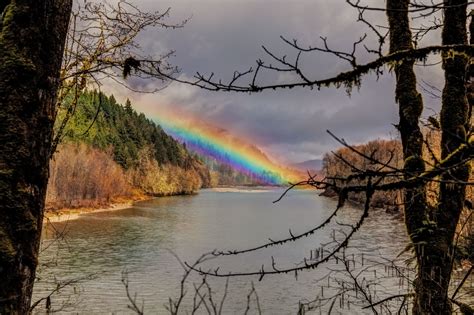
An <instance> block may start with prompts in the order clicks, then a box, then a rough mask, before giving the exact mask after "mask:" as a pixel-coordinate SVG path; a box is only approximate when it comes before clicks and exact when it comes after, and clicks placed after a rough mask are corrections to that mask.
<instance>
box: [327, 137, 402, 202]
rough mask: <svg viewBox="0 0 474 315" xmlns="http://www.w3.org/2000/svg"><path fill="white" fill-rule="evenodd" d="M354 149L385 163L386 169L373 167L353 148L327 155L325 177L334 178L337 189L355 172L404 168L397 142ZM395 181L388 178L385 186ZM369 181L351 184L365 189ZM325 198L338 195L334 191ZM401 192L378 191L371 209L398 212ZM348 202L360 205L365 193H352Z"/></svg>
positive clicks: (379, 143)
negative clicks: (385, 209)
mask: <svg viewBox="0 0 474 315" xmlns="http://www.w3.org/2000/svg"><path fill="white" fill-rule="evenodd" d="M353 148H354V149H356V150H357V151H359V152H361V153H363V154H364V155H366V156H370V157H372V158H373V159H374V160H377V161H381V162H382V163H386V164H387V166H383V167H381V165H380V164H376V163H373V162H371V161H369V160H368V159H365V158H363V157H362V156H361V155H359V154H357V153H356V152H354V151H353V150H351V149H350V148H346V147H343V148H340V149H339V150H337V151H336V152H335V154H332V153H327V154H325V155H324V158H323V169H322V171H323V173H324V175H325V176H326V177H328V178H335V179H334V180H333V182H335V183H336V184H337V185H338V186H342V185H344V184H345V182H343V181H342V178H346V177H348V176H349V175H351V174H352V173H353V172H354V170H364V171H365V170H380V171H387V170H388V171H391V170H392V169H390V167H395V168H402V166H403V154H402V147H401V144H400V142H399V141H397V140H374V141H370V142H368V143H367V144H363V145H358V146H354V147H353ZM393 180H395V179H391V178H387V179H385V180H384V181H385V183H387V182H390V181H393ZM365 183H366V180H365V179H364V180H362V179H359V180H352V182H351V184H358V185H363V184H365ZM323 195H326V196H335V195H336V193H335V192H334V191H332V190H327V191H325V192H324V193H323ZM401 196H402V195H401V192H400V191H377V192H375V193H374V195H373V196H372V201H371V206H373V207H379V208H382V207H384V208H387V209H388V210H389V211H398V210H400V207H401V206H402V203H403V201H402V199H401ZM348 198H349V200H352V201H355V202H358V203H361V202H364V200H365V194H364V193H350V194H349V196H348Z"/></svg>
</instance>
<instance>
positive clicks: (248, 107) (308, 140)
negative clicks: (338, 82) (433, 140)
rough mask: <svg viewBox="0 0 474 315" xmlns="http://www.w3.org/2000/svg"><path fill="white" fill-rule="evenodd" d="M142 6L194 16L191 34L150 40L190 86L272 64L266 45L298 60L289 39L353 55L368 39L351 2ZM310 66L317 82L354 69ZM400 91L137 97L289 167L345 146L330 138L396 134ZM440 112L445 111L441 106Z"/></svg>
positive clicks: (387, 85)
mask: <svg viewBox="0 0 474 315" xmlns="http://www.w3.org/2000/svg"><path fill="white" fill-rule="evenodd" d="M136 2H137V4H139V5H140V6H142V7H144V8H145V9H155V10H156V9H160V8H166V7H168V6H170V7H172V11H171V20H174V21H180V20H182V19H185V18H188V17H190V16H192V18H191V20H190V21H189V22H188V24H187V25H186V26H185V27H184V28H183V29H179V30H159V31H156V30H154V31H149V32H147V33H145V34H143V36H142V38H141V44H142V47H143V49H144V50H145V51H146V52H150V53H156V54H160V53H163V52H165V51H167V50H169V49H174V50H176V56H175V57H174V58H173V59H172V60H171V61H172V63H174V64H175V65H177V66H179V67H180V68H181V69H182V76H184V77H188V78H189V77H192V75H193V74H194V73H195V72H196V71H199V72H201V73H211V72H214V73H215V76H216V77H219V78H223V79H228V78H229V76H231V75H232V73H233V71H234V70H245V69H247V68H248V67H250V66H253V65H254V64H255V60H256V59H257V58H263V59H265V60H267V61H268V60H269V57H268V56H265V54H264V53H263V51H262V49H261V45H265V46H266V47H268V48H269V49H271V50H272V51H274V52H277V53H279V54H287V55H288V58H290V57H292V56H294V55H295V54H294V51H293V50H292V49H289V47H288V46H287V45H286V44H283V43H282V41H281V40H280V38H279V36H280V35H283V36H285V37H288V38H290V39H292V38H298V40H299V41H300V42H301V44H303V45H304V44H306V45H313V46H314V45H316V44H321V41H320V40H319V36H327V37H328V40H329V43H330V44H331V45H332V47H334V48H335V49H341V50H348V49H350V48H351V47H352V43H353V42H354V40H356V39H358V38H359V36H361V35H362V34H363V33H364V32H366V31H367V29H365V28H364V26H363V25H362V24H360V23H356V22H355V21H356V19H357V13H356V12H355V11H354V10H353V9H351V8H350V7H348V6H347V4H346V3H345V1H343V0H298V1H296V0H295V1H280V0H253V1H250V0H213V1H211V0H199V1H195V0H175V1H160V2H156V1H151V0H140V1H136ZM376 2H377V1H376ZM378 2H380V1H378ZM371 18H373V19H374V21H376V22H377V24H384V23H385V17H384V15H383V14H381V15H380V14H379V15H378V16H373V17H371ZM362 59H365V60H368V57H367V56H365V57H364V56H362ZM302 63H303V65H304V68H305V69H306V70H307V73H308V74H309V76H310V77H311V78H324V77H327V76H329V75H334V74H337V73H338V72H340V71H343V70H348V69H349V65H348V64H347V63H344V62H342V61H341V60H338V59H337V58H335V57H334V56H331V55H328V54H314V55H308V56H304V57H303V59H302ZM424 72H425V73H428V75H429V76H430V77H431V78H433V75H434V74H436V71H435V70H430V69H428V70H424ZM433 73H434V74H433ZM434 76H435V77H436V75H434ZM266 79H267V80H273V81H277V82H280V81H281V82H284V81H287V80H288V79H290V80H291V79H292V78H291V77H288V76H285V75H283V74H279V75H278V76H273V77H266ZM434 81H435V82H436V83H437V84H439V82H440V81H439V80H438V79H436V80H434ZM134 83H136V85H137V86H140V87H144V86H146V85H147V83H146V82H142V81H137V82H134ZM393 90H394V85H393V78H392V76H391V75H390V74H389V75H385V76H383V77H381V78H379V80H376V78H374V77H368V78H366V79H364V80H363V83H362V88H361V89H360V91H357V90H355V91H353V93H352V96H351V97H348V96H347V95H346V92H345V91H344V90H343V89H340V90H337V89H334V88H329V89H322V90H321V91H316V90H304V89H295V90H291V91H277V92H273V91H271V92H265V93H260V94H253V95H247V94H236V93H213V92H207V91H204V90H200V89H197V88H193V87H190V86H183V85H178V84H172V85H171V86H170V87H169V88H167V89H165V90H164V91H163V92H160V93H159V94H155V95H134V96H132V98H134V99H135V104H136V106H137V107H138V109H140V110H143V111H145V112H147V111H148V112H153V111H154V110H155V109H159V108H163V107H170V106H177V107H179V108H181V109H185V110H186V111H188V112H191V113H193V114H195V115H197V116H199V117H202V118H203V119H205V120H209V121H213V122H215V123H217V124H219V125H221V126H222V127H224V128H227V129H229V130H230V131H233V132H236V133H237V134H240V135H242V136H245V137H248V138H251V139H252V140H254V141H255V142H257V143H259V144H260V145H262V146H264V147H265V148H266V149H267V150H269V151H270V152H271V153H273V154H275V155H277V156H279V157H280V159H281V160H292V161H300V160H303V159H309V158H315V157H319V156H321V155H322V154H323V153H324V152H325V151H327V150H330V149H332V148H334V147H337V146H338V145H337V143H336V142H335V141H334V140H333V139H331V138H330V137H329V136H328V135H327V133H326V130H327V129H329V130H331V131H333V132H334V133H336V134H337V135H338V136H341V137H344V138H346V139H347V140H348V141H351V142H362V141H366V140H368V139H371V138H377V137H388V136H390V134H391V133H392V134H394V128H393V126H392V125H391V124H392V123H396V122H397V107H396V105H395V102H394V97H393ZM119 93H120V92H119ZM432 103H433V104H432V107H436V100H434V101H432ZM151 108H153V109H151Z"/></svg>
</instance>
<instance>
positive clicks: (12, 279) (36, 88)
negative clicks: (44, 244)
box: [0, 0, 72, 314]
mask: <svg viewBox="0 0 474 315" xmlns="http://www.w3.org/2000/svg"><path fill="white" fill-rule="evenodd" d="M71 6H72V0H10V1H2V5H1V6H0V143H1V144H2V148H1V150H0V212H1V213H0V215H1V217H0V279H1V281H0V314H26V313H28V312H29V307H30V302H31V295H32V291H33V283H34V279H35V271H36V267H37V263H38V250H39V242H40V236H41V229H42V221H43V210H44V200H45V194H46V184H47V180H48V171H49V170H48V168H49V158H50V155H51V137H52V129H53V123H54V119H55V102H56V92H57V88H58V85H59V74H60V69H61V62H62V55H63V49H64V42H65V39H66V34H67V27H68V22H69V16H70V13H71Z"/></svg>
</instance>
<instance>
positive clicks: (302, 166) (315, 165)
mask: <svg viewBox="0 0 474 315" xmlns="http://www.w3.org/2000/svg"><path fill="white" fill-rule="evenodd" d="M291 166H292V167H294V168H296V169H297V170H299V171H302V172H306V171H321V170H322V168H323V160H320V159H314V160H307V161H303V162H300V163H294V164H292V165H291Z"/></svg>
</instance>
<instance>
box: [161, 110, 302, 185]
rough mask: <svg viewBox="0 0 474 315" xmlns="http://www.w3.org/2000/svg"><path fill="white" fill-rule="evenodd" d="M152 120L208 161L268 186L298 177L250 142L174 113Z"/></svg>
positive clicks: (197, 120) (189, 117)
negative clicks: (214, 160)
mask: <svg viewBox="0 0 474 315" xmlns="http://www.w3.org/2000/svg"><path fill="white" fill-rule="evenodd" d="M153 118H154V119H153V120H154V121H155V122H156V123H158V124H159V125H160V126H161V127H162V128H163V130H165V131H166V132H167V133H168V134H170V135H171V136H172V137H173V138H175V139H176V140H178V141H179V142H182V143H185V145H186V147H187V148H189V149H191V150H193V151H196V152H197V153H198V154H200V155H204V156H207V157H211V158H214V159H216V160H217V161H219V162H220V163H223V164H225V165H228V166H230V167H232V168H233V169H235V170H238V171H239V172H242V173H244V174H247V175H250V176H252V177H253V178H255V179H257V180H258V181H260V182H262V183H265V184H269V185H285V184H288V183H289V182H294V181H296V180H297V179H299V178H301V174H299V173H298V172H296V171H295V170H292V169H290V168H286V167H283V166H280V165H278V164H276V163H274V162H272V160H271V159H270V158H268V157H267V155H266V154H264V153H263V152H261V151H260V150H258V149H257V148H256V147H255V146H253V145H250V144H249V143H251V142H250V141H249V142H246V141H242V140H240V139H237V138H236V137H232V136H231V135H230V134H229V133H227V132H226V131H224V130H222V129H220V128H216V127H214V126H211V125H209V124H206V123H203V122H202V121H201V120H199V119H196V118H195V117H192V116H189V115H185V114H183V113H177V112H160V113H159V114H155V115H153Z"/></svg>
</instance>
